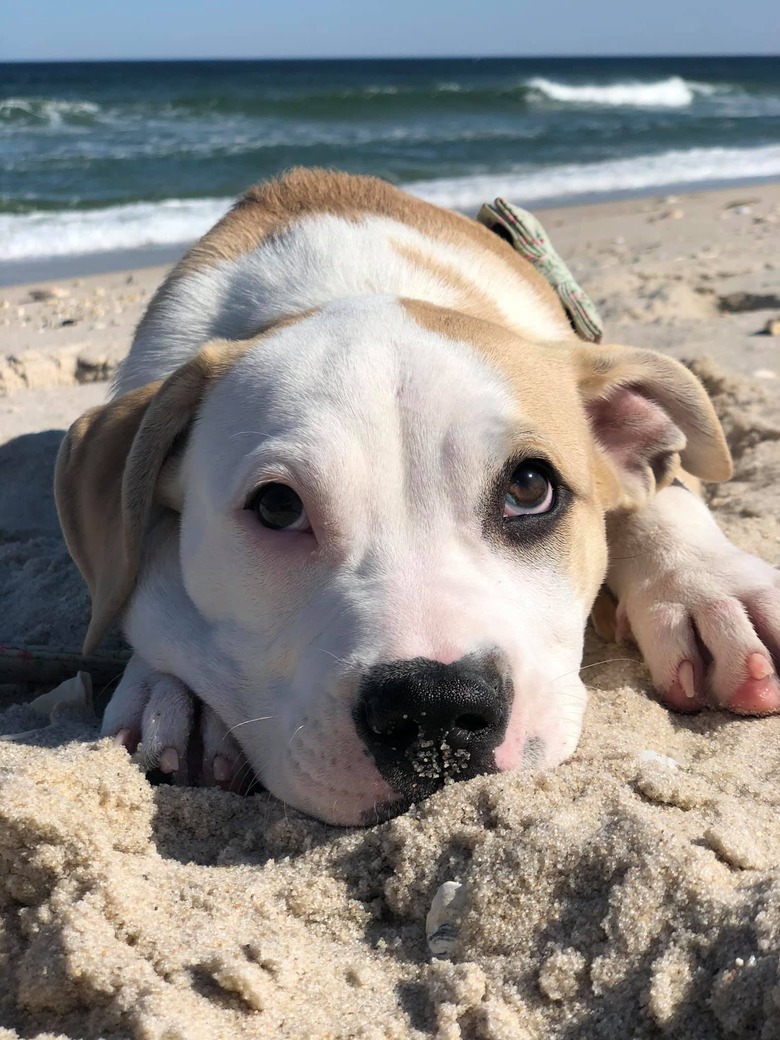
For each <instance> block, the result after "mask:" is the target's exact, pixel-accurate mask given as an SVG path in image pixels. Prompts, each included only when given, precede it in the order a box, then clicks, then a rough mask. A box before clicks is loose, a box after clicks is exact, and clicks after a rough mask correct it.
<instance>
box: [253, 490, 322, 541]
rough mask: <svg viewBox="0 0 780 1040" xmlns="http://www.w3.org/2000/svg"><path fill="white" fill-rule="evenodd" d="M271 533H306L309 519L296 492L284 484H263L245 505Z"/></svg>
mask: <svg viewBox="0 0 780 1040" xmlns="http://www.w3.org/2000/svg"><path fill="white" fill-rule="evenodd" d="M246 508H247V509H250V510H251V511H252V512H253V513H255V514H256V515H257V519H258V520H259V521H260V523H261V524H262V525H263V527H267V528H269V529H270V530H271V531H306V530H308V527H309V518H308V517H307V516H306V510H305V509H304V508H303V502H301V500H300V497H299V496H298V494H297V492H295V491H293V489H292V488H291V487H288V486H287V485H286V484H264V485H263V486H262V487H261V488H258V489H257V491H256V492H255V493H254V494H253V495H252V497H251V498H250V499H249V501H248V502H247V504H246Z"/></svg>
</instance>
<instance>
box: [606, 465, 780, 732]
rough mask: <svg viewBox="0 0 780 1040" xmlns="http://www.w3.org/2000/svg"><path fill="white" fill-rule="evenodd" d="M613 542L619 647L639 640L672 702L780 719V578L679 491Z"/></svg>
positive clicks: (611, 524)
mask: <svg viewBox="0 0 780 1040" xmlns="http://www.w3.org/2000/svg"><path fill="white" fill-rule="evenodd" d="M608 532H609V551H610V565H609V573H608V575H607V584H608V586H609V588H610V589H611V590H612V592H613V593H614V595H615V597H616V598H617V601H618V607H617V634H618V638H620V637H622V636H625V635H631V634H632V635H633V637H634V639H635V640H636V642H637V643H638V645H639V648H640V649H641V651H642V654H643V656H644V658H645V661H646V663H647V666H648V668H649V670H650V674H651V676H652V678H653V681H654V683H655V685H656V687H657V688H658V690H659V692H660V695H661V698H662V699H663V700H664V702H665V703H667V704H668V705H669V706H670V707H673V708H676V709H678V710H681V711H692V710H695V709H697V708H701V707H703V706H704V705H705V704H707V703H712V704H713V705H714V706H716V707H721V708H727V709H729V710H730V711H734V712H739V713H741V714H747V715H764V714H769V713H773V712H778V711H780V681H779V680H778V675H777V670H778V669H780V571H778V570H776V569H775V568H774V567H772V566H770V564H768V563H766V562H765V561H764V560H761V559H759V558H758V557H757V556H752V555H750V554H749V553H746V552H742V550H740V549H738V548H737V547H736V546H735V545H733V544H732V543H731V542H730V541H729V540H728V539H727V538H726V537H725V535H724V534H723V532H722V531H721V530H720V528H719V527H718V526H717V524H716V523H715V520H714V519H713V517H712V515H711V513H710V511H709V510H708V509H707V506H706V505H705V504H704V502H702V501H701V500H700V499H699V498H698V497H697V496H696V495H694V494H693V493H691V491H689V490H688V489H687V488H686V487H685V486H684V485H683V484H681V483H679V482H675V483H674V484H673V485H672V486H670V487H667V488H665V489H664V490H663V491H661V492H660V493H659V494H658V495H657V496H656V498H655V499H654V500H653V501H652V502H651V503H650V505H649V506H647V507H646V508H645V509H643V510H641V511H640V512H638V513H636V514H633V515H631V516H626V515H625V514H622V515H614V516H613V517H611V518H609V520H608Z"/></svg>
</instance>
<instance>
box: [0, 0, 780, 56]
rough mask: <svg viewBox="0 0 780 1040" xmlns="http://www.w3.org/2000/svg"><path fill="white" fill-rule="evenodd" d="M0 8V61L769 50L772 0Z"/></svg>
mask: <svg viewBox="0 0 780 1040" xmlns="http://www.w3.org/2000/svg"><path fill="white" fill-rule="evenodd" d="M11 2H12V0H9V8H10V4H11ZM7 10H8V13H7V14H6V17H5V18H4V19H3V28H2V32H1V33H0V60H12V61H15V60H36V59H37V60H58V59H79V58H186V57H214V58H231V57H250V58H290V57H293V58H294V57H383V56H399V57H414V56H436V55H442V56H443V55H466V56H488V55H501V54H508V55H534V54H538V55H551V54H560V55H569V54H583V55H586V54H615V55H617V54H773V53H774V54H777V53H779V52H780V3H778V0H738V2H735V0H645V2H642V0H534V2H528V0H276V2H273V3H271V2H269V0H224V2H222V3H219V2H217V0H167V2H166V0H124V2H116V0H113V2H112V0H102V2H101V0H16V2H15V3H13V15H11V14H10V10H9V9H7Z"/></svg>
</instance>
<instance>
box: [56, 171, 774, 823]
mask: <svg viewBox="0 0 780 1040" xmlns="http://www.w3.org/2000/svg"><path fill="white" fill-rule="evenodd" d="M730 475H731V460H730V456H729V451H728V447H727V444H726V441H725V439H724V435H723V432H722V430H721V427H720V425H719V422H718V419H717V417H716V415H715V412H714V410H713V407H712V404H711V403H710V401H709V399H708V397H707V395H706V393H705V392H704V390H703V388H702V387H701V385H700V384H699V382H698V381H697V380H696V379H695V377H694V376H693V375H692V374H691V373H690V372H689V371H688V370H687V369H686V368H685V367H684V366H683V365H681V364H679V363H678V362H676V361H674V360H672V359H670V358H668V357H665V356H663V355H661V354H657V353H654V352H651V351H647V350H639V349H634V348H631V347H625V346H616V345H598V346H597V345H594V344H590V343H585V342H583V341H582V340H581V339H579V338H578V337H577V335H576V334H575V332H574V331H573V329H572V326H571V324H570V323H569V321H568V319H567V316H566V314H565V312H564V310H563V308H562V306H561V303H560V301H559V299H558V296H557V294H556V293H555V292H554V291H553V289H552V288H551V287H550V285H549V284H548V283H547V282H546V281H545V279H544V278H542V277H541V276H540V275H539V274H538V273H537V272H536V271H535V269H534V268H533V267H532V266H531V265H530V264H529V263H528V262H527V261H525V260H524V259H523V258H522V257H520V256H519V255H518V254H517V253H516V252H515V251H514V250H513V249H512V248H511V246H510V245H509V244H507V242H505V241H503V240H502V239H501V238H500V237H499V236H498V235H495V234H493V233H492V232H491V231H490V230H488V229H487V228H485V227H483V226H481V225H480V224H478V223H477V222H475V221H473V220H471V219H469V218H467V217H465V216H461V215H458V214H455V213H453V212H449V211H446V210H443V209H439V208H437V207H435V206H432V205H429V204H427V203H425V202H423V201H421V200H419V199H416V198H414V197H412V196H410V195H407V194H405V193H404V192H402V191H400V190H398V189H396V188H394V187H392V186H390V185H389V184H386V183H383V182H382V181H379V180H376V179H373V178H367V177H355V176H350V175H346V174H339V173H334V172H326V171H321V170H309V171H306V170H293V171H291V172H289V173H287V174H285V175H284V176H282V177H281V178H279V179H276V180H273V181H271V182H269V183H266V184H263V185H260V186H258V187H255V188H253V189H252V190H250V191H249V192H248V193H247V194H246V195H244V197H243V198H242V199H241V200H240V201H239V202H238V203H237V204H236V205H235V206H234V207H233V208H232V209H231V210H230V212H229V213H228V214H227V215H226V216H225V217H224V218H223V219H222V220H221V221H220V222H219V223H218V224H217V225H216V226H215V227H214V228H213V229H212V230H211V231H210V232H209V233H208V234H206V236H205V237H204V238H203V239H201V240H200V241H199V242H198V243H197V244H196V245H195V246H194V247H193V248H192V249H191V250H190V251H189V253H187V255H186V256H185V257H184V258H183V259H182V260H181V261H180V262H179V263H178V265H177V266H176V267H175V268H174V269H173V271H172V272H171V274H170V275H169V276H168V277H167V279H166V280H165V282H164V283H163V285H162V286H161V288H160V289H159V291H158V292H157V293H156V295H155V296H154V298H153V300H152V302H151V304H150V306H149V308H148V311H147V312H146V314H145V316H144V317H143V319H142V320H141V322H140V324H139V326H138V329H137V332H136V335H135V338H134V341H133V344H132V348H131V350H130V353H129V355H128V357H127V358H126V360H125V361H124V363H123V365H122V367H121V370H120V372H119V375H118V378H117V381H116V386H115V393H114V396H113V399H112V400H111V401H110V403H108V404H106V405H104V406H102V407H98V408H95V409H92V410H91V411H89V412H87V413H86V414H85V415H83V416H82V417H81V418H80V419H79V420H78V421H77V422H76V423H75V424H74V425H73V426H72V428H71V429H70V431H69V432H68V433H67V435H66V437H65V439H64V441H63V444H62V447H61V449H60V452H59V456H58V459H57V465H56V473H55V494H56V500H57V506H58V511H59V515H60V519H61V524H62V528H63V532H64V535H65V539H66V542H67V545H68V547H69V550H70V552H71V554H72V556H73V558H74V560H75V561H76V563H77V565H78V566H79V568H80V570H81V572H82V574H83V576H84V578H85V580H86V582H87V584H88V586H89V590H90V593H91V600H92V616H91V621H90V624H89V629H88V632H87V636H86V641H85V646H84V650H85V652H91V651H92V650H94V648H95V647H96V646H97V645H98V643H99V642H100V640H101V638H102V636H103V635H104V633H105V631H106V629H107V627H108V626H109V625H110V624H111V622H112V621H113V620H114V619H115V618H116V617H117V616H120V617H121V619H122V625H123V631H124V633H125V636H126V638H127V640H128V642H129V644H130V646H131V647H132V650H133V656H132V658H131V660H130V661H129V663H128V665H127V668H126V671H125V673H124V676H123V678H122V680H121V682H120V683H119V686H118V688H117V689H116V691H115V693H114V695H113V697H112V699H111V701H110V703H109V705H108V708H107V710H106V713H105V717H104V720H103V729H102V732H103V734H104V735H106V736H111V737H114V738H115V740H116V741H117V742H118V743H120V744H123V745H124V746H126V747H127V748H128V749H129V750H131V751H133V750H134V749H135V748H136V747H137V746H138V745H139V743H140V746H141V749H142V751H143V755H144V761H145V762H146V764H147V765H149V766H157V767H159V768H160V769H161V770H162V771H163V772H164V773H168V774H170V777H171V778H172V779H173V781H175V782H179V783H187V782H197V783H203V784H219V785H221V786H224V787H230V785H231V784H233V783H234V782H236V781H237V779H238V778H239V777H240V775H241V774H242V770H245V769H248V768H251V770H252V772H253V773H254V774H255V776H256V777H257V778H258V780H259V782H260V783H261V784H262V785H263V786H264V787H265V788H266V789H267V790H268V791H269V792H271V793H272V794H273V795H275V796H276V797H278V798H280V799H282V800H284V801H285V802H287V803H288V804H290V805H291V806H294V807H295V808H297V809H299V810H301V811H303V812H305V813H307V814H310V815H312V816H315V817H319V818H320V819H322V820H324V821H326V822H329V823H332V824H340V825H361V824H368V823H373V822H375V821H378V820H384V819H387V818H390V817H392V816H393V815H394V814H396V813H399V812H401V811H403V810H405V809H406V808H407V807H408V806H409V805H410V804H412V803H414V802H416V801H419V800H420V799H422V798H425V797H427V796H429V795H430V794H431V793H432V792H434V791H435V790H437V789H439V788H440V787H441V786H442V785H443V784H445V783H448V782H451V781H454V780H460V779H466V778H469V777H473V776H476V775H477V774H481V773H486V772H496V771H503V770H514V769H541V768H549V767H551V766H555V765H556V764H558V763H560V762H563V761H564V760H565V759H567V758H568V757H569V756H570V755H571V754H572V753H573V752H574V750H575V748H576V746H577V742H578V739H579V736H580V731H581V728H582V720H583V712H584V709H585V703H586V690H585V687H584V685H583V683H582V681H581V679H580V676H579V669H580V666H581V657H582V649H583V633H584V630H585V626H586V622H587V619H588V616H589V614H590V612H591V610H592V609H593V607H594V603H595V602H596V601H597V597H599V594H600V590H601V589H602V586H603V585H604V583H605V582H606V586H605V587H606V588H607V589H608V590H610V594H611V596H612V597H613V602H614V603H616V604H617V613H616V616H615V624H616V627H617V632H618V635H619V636H625V635H627V634H629V633H630V634H632V635H633V637H634V639H635V640H636V642H637V643H638V645H639V647H640V648H641V651H642V653H643V655H644V659H645V661H646V663H647V667H648V668H649V671H650V674H651V677H652V679H653V681H654V684H655V686H656V688H657V689H658V691H659V696H660V698H661V700H662V701H663V702H665V703H666V704H667V705H669V706H670V707H671V708H674V709H679V710H682V711H690V710H695V709H698V708H702V707H704V706H706V705H710V706H715V707H720V708H725V709H728V710H730V711H733V712H737V713H742V714H768V713H772V712H776V711H778V710H780V683H779V682H778V678H777V674H776V671H775V668H776V667H780V573H779V572H778V571H777V570H775V569H774V568H772V567H771V566H770V565H769V564H767V563H765V562H763V561H762V560H760V559H758V558H756V557H753V556H750V555H747V554H746V553H744V552H741V551H740V550H739V549H737V548H736V547H735V546H734V545H732V544H731V543H730V542H729V541H727V539H726V538H725V537H724V535H723V534H722V533H721V532H720V530H719V529H718V527H717V526H716V524H715V522H714V520H713V519H712V517H711V515H710V513H709V512H708V510H707V508H706V506H705V504H704V502H703V501H702V500H701V499H700V498H699V497H698V496H697V494H696V493H695V492H696V490H697V487H698V480H704V481H723V480H727V479H728V478H729V476H730ZM602 595H603V593H602ZM598 602H599V603H602V604H603V602H604V601H603V600H601V599H599V600H598ZM599 616H601V617H602V618H603V617H604V616H605V615H604V613H603V610H600V611H599Z"/></svg>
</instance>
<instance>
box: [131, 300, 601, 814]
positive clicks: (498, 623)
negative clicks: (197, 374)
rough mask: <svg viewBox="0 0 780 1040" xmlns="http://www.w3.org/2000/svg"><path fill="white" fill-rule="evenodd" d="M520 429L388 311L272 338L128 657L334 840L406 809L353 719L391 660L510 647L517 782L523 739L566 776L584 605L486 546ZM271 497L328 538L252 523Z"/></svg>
mask: <svg viewBox="0 0 780 1040" xmlns="http://www.w3.org/2000/svg"><path fill="white" fill-rule="evenodd" d="M323 373H327V378H323ZM520 418H521V417H519V416H518V414H517V405H516V402H514V401H513V400H512V399H511V398H510V397H509V396H508V394H507V391H506V390H505V388H504V387H503V385H502V383H501V380H500V378H499V377H498V375H497V374H496V373H495V372H494V371H492V370H491V369H489V368H488V367H487V366H486V365H484V364H483V363H482V362H481V361H479V360H478V358H477V357H476V355H475V354H474V352H473V351H472V350H470V349H469V348H468V347H466V345H463V346H460V345H458V344H456V343H453V342H452V341H450V340H445V339H443V338H442V337H440V336H438V335H436V334H434V333H432V332H427V331H424V330H423V329H422V328H421V326H419V325H418V324H417V323H416V322H414V321H413V320H412V319H411V318H410V317H409V316H408V314H407V313H406V312H405V310H404V309H403V308H402V306H401V305H400V304H399V303H397V302H396V301H394V300H393V299H391V298H386V297H385V298H382V297H373V298H363V299H356V300H346V301H341V302H338V303H334V304H331V305H329V306H328V307H325V308H324V309H323V310H322V311H320V312H318V313H317V314H315V315H314V316H312V317H309V318H307V319H304V320H303V321H302V322H299V323H297V324H296V325H294V326H290V327H288V328H286V329H283V330H280V331H278V332H277V333H275V334H272V335H271V336H270V337H269V338H268V339H266V340H264V341H263V342H262V344H261V345H260V346H258V347H255V348H253V349H251V350H250V351H249V352H248V354H247V355H246V356H245V357H244V358H243V359H242V360H241V361H239V362H238V363H237V364H236V365H235V367H234V368H233V370H232V371H231V372H230V373H229V374H228V375H227V376H226V377H225V378H223V379H222V380H221V381H220V382H219V383H218V384H217V385H216V386H215V387H214V389H213V390H212V391H211V392H210V394H209V395H208V397H207V399H206V401H205V402H204V404H203V407H202V409H201V413H200V417H199V421H198V423H197V424H196V427H195V429H194V431H193V434H192V436H191V439H190V442H189V445H188V448H187V451H186V457H185V463H184V474H183V480H184V484H185V487H186V489H187V491H186V497H185V502H184V508H183V512H182V515H181V524H180V532H181V534H180V543H179V544H178V546H177V545H176V544H174V543H173V542H172V541H171V540H168V541H164V542H163V545H162V547H161V549H160V550H159V553H158V556H157V558H156V559H155V560H154V562H153V565H152V566H150V567H149V568H148V569H147V572H146V574H145V576H144V580H143V583H142V585H141V587H140V588H139V590H138V592H137V594H136V595H135V597H134V599H133V602H132V605H131V608H130V610H129V611H128V614H127V617H126V619H125V629H126V632H127V635H128V638H129V639H130V641H131V643H132V644H133V646H135V647H136V648H138V649H139V650H140V652H141V653H142V655H143V657H144V659H145V660H146V661H147V662H148V663H149V664H150V666H151V667H153V668H154V669H157V670H158V671H160V672H164V673H165V672H167V673H172V674H174V675H176V676H178V677H180V678H181V679H182V680H183V681H184V682H186V683H187V684H188V685H189V686H191V687H192V688H193V689H195V690H197V692H198V694H199V695H200V696H201V697H202V698H203V699H204V700H205V701H206V703H207V704H209V705H211V707H212V708H213V709H214V710H215V711H216V712H217V713H218V715H219V716H220V717H221V718H222V719H223V720H224V722H225V723H226V725H227V726H228V727H233V726H238V727H239V728H238V729H236V730H234V736H235V737H236V739H237V740H238V741H239V743H240V744H241V746H242V748H243V750H244V752H245V754H246V756H247V758H248V760H249V761H250V763H251V764H252V765H253V766H254V768H255V769H256V771H257V772H258V774H259V776H260V777H261V779H262V780H263V783H264V784H265V785H266V786H267V787H268V788H269V790H271V791H272V792H273V793H274V794H276V795H278V796H279V797H280V798H283V799H285V800H286V801H288V802H291V803H292V804H294V805H296V806H298V807H299V808H302V809H304V810H306V811H308V812H311V813H314V814H316V815H317V816H320V817H322V818H324V819H327V820H329V821H331V822H337V823H356V822H358V821H359V820H360V819H361V817H362V814H363V813H365V812H366V811H367V810H370V809H371V808H372V806H373V805H375V804H376V803H380V802H387V801H390V800H393V799H394V798H395V797H396V794H395V792H393V791H391V790H390V789H389V788H388V787H387V785H386V783H385V782H384V780H382V778H381V776H380V775H379V774H378V772H377V771H376V769H375V767H374V765H373V762H372V760H371V759H370V758H367V757H366V756H365V754H364V751H363V748H362V745H361V742H360V740H359V738H358V735H357V732H356V730H355V726H354V723H353V721H352V709H353V707H354V704H355V699H356V691H357V685H358V682H359V679H360V676H361V674H363V672H364V671H365V670H366V669H367V668H369V667H370V666H371V665H374V664H377V663H380V662H385V661H392V660H398V659H409V658H414V657H427V658H432V659H435V660H441V661H452V660H456V659H458V658H460V657H462V656H464V655H466V654H469V653H472V652H474V651H478V650H480V649H486V648H490V647H496V646H497V647H499V648H500V649H501V650H502V651H503V652H504V653H505V654H506V656H507V658H508V660H509V662H510V665H511V670H512V677H513V681H514V689H515V702H514V704H515V707H514V711H513V715H512V720H511V724H510V727H509V731H508V733H507V736H506V739H505V741H504V744H503V745H502V748H501V749H499V753H498V757H499V758H500V759H501V764H502V766H503V767H504V768H516V767H518V766H519V765H520V764H521V762H522V757H523V747H524V745H525V743H526V741H528V740H529V738H535V745H536V746H538V747H539V748H542V749H543V751H542V752H541V754H540V755H539V756H538V761H536V763H535V764H537V765H541V764H554V763H555V762H557V761H560V760H562V759H563V758H565V757H567V756H568V754H570V753H571V751H572V750H573V749H574V746H575V745H576V741H577V737H578V735H579V730H580V726H581V716H582V711H583V709H584V703H585V695H584V689H583V687H582V685H581V683H580V682H579V679H578V676H577V670H578V667H579V661H580V657H581V653H582V632H583V628H584V623H585V618H586V614H587V609H588V604H586V603H584V602H581V601H579V600H578V598H577V596H576V595H575V593H574V591H573V589H572V588H571V586H570V584H569V582H568V581H567V579H566V577H565V575H564V573H563V571H562V570H558V569H557V567H556V564H555V561H554V560H545V562H544V564H543V565H542V564H533V563H529V562H528V561H527V560H526V561H523V559H522V557H521V556H520V555H519V554H512V553H511V552H507V550H506V547H504V546H500V545H497V544H492V543H491V541H490V540H489V539H486V538H485V536H484V532H483V530H482V514H483V506H482V504H481V500H482V498H483V497H484V493H485V488H486V482H487V481H488V480H489V479H490V477H491V475H493V474H497V473H498V472H499V471H500V469H501V467H502V466H503V465H504V462H505V457H506V453H507V451H508V445H509V443H510V436H511V434H512V432H513V430H514V429H515V427H516V426H517V424H518V421H519V419H520ZM274 478H284V479H288V480H290V482H291V483H292V484H293V485H294V486H295V487H296V488H297V489H298V490H299V492H300V493H301V495H302V497H303V498H304V501H305V502H306V506H307V509H308V510H309V515H310V517H311V519H312V522H313V524H314V527H315V534H316V540H315V539H314V538H310V537H308V536H296V535H292V536H291V535H289V534H285V533H275V532H269V531H268V530H266V529H264V528H262V527H261V526H260V525H259V524H258V523H257V521H256V519H255V518H254V517H253V516H252V514H251V513H248V512H247V511H245V510H244V509H243V508H242V507H243V505H244V502H245V499H246V497H247V495H248V493H249V492H250V491H251V490H252V489H253V488H255V487H256V486H258V485H259V484H260V483H262V482H263V481H267V480H272V479H274ZM541 647H543V648H544V649H543V652H540V648H541ZM253 719H257V720H258V721H257V722H254V723H253V722H249V723H247V720H253ZM244 723H247V724H244Z"/></svg>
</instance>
